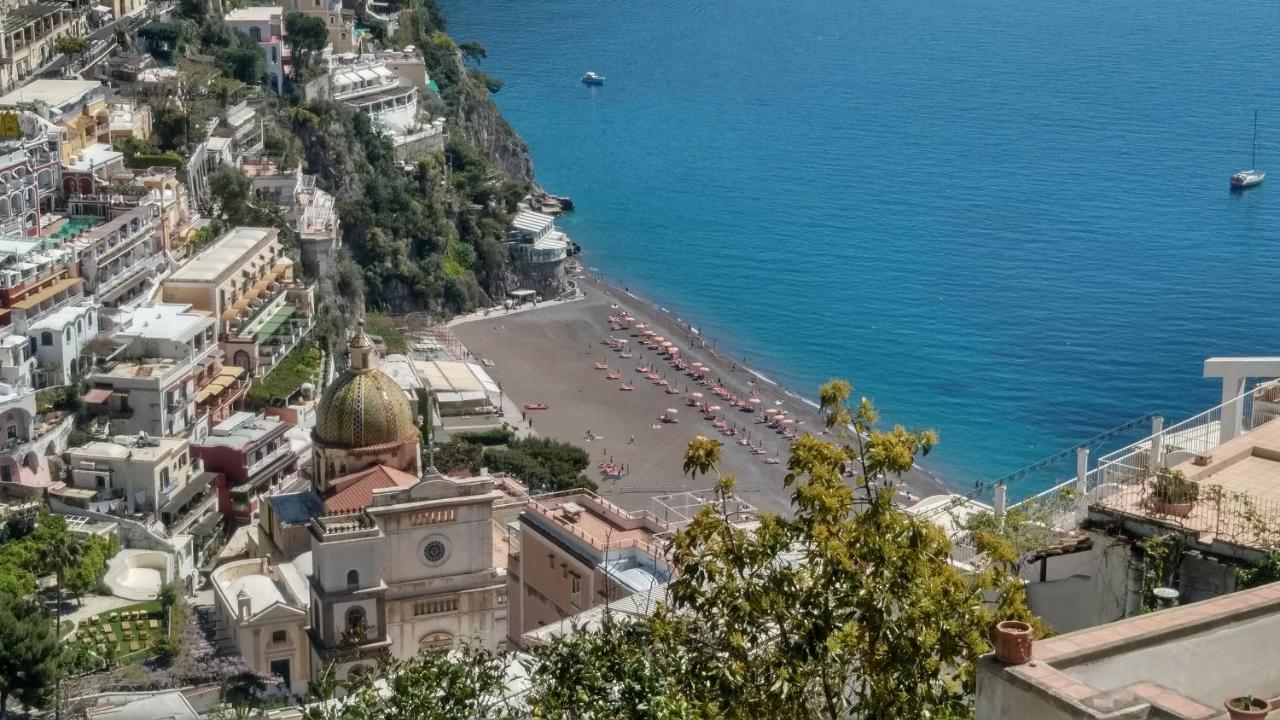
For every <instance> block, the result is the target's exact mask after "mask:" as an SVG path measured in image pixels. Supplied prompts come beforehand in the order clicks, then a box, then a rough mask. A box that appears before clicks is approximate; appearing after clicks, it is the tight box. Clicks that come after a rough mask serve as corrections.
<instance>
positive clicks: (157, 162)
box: [125, 150, 186, 169]
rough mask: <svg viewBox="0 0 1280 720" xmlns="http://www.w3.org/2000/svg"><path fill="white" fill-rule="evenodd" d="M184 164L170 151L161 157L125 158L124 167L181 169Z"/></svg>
mask: <svg viewBox="0 0 1280 720" xmlns="http://www.w3.org/2000/svg"><path fill="white" fill-rule="evenodd" d="M185 164H186V162H185V161H184V160H183V159H182V156H181V155H179V154H178V153H176V152H174V151H172V150H170V151H168V152H166V153H164V154H161V155H152V154H139V155H130V156H126V157H125V165H127V166H129V167H131V168H138V169H146V168H149V167H171V168H181V167H182V166H183V165H185Z"/></svg>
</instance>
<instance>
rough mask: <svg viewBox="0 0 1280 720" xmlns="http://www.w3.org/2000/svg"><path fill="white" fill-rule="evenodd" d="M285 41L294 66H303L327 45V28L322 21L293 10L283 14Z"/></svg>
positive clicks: (309, 62) (308, 63)
mask: <svg viewBox="0 0 1280 720" xmlns="http://www.w3.org/2000/svg"><path fill="white" fill-rule="evenodd" d="M284 28H285V42H287V43H289V47H290V48H291V49H292V50H293V58H294V63H295V66H296V67H298V68H303V67H306V66H308V65H310V64H311V61H312V60H313V59H314V58H315V57H317V56H318V55H319V54H320V53H321V52H323V51H324V49H325V47H327V46H328V45H329V29H328V28H327V27H325V24H324V21H323V20H321V19H320V18H318V17H313V16H311V15H303V14H302V13H300V12H297V11H293V12H290V13H288V14H286V15H285V16H284Z"/></svg>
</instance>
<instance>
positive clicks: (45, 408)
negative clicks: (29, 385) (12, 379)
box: [36, 385, 82, 414]
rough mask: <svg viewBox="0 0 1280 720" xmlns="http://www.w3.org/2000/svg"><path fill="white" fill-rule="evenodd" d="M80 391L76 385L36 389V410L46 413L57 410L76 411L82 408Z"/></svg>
mask: <svg viewBox="0 0 1280 720" xmlns="http://www.w3.org/2000/svg"><path fill="white" fill-rule="evenodd" d="M81 404H82V401H81V399H80V393H79V392H77V388H76V387H75V386H74V385H63V386H59V387H52V388H44V389H43V390H37V391H36V412H38V413H41V414H44V413H50V412H53V411H55V410H61V411H63V412H75V411H77V410H79V409H80V406H81Z"/></svg>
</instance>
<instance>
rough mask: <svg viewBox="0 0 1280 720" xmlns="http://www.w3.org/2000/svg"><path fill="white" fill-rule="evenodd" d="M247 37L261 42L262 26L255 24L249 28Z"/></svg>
mask: <svg viewBox="0 0 1280 720" xmlns="http://www.w3.org/2000/svg"><path fill="white" fill-rule="evenodd" d="M249 37H251V38H253V40H254V42H262V28H260V27H258V26H257V25H254V26H253V27H251V28H249Z"/></svg>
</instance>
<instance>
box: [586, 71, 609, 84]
mask: <svg viewBox="0 0 1280 720" xmlns="http://www.w3.org/2000/svg"><path fill="white" fill-rule="evenodd" d="M582 84H584V85H603V84H604V76H603V75H597V74H595V73H594V72H592V71H590V70H588V71H587V72H586V73H584V74H583V76H582Z"/></svg>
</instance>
